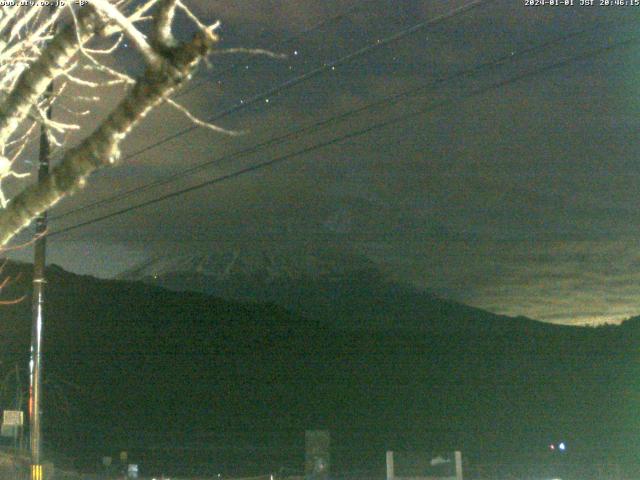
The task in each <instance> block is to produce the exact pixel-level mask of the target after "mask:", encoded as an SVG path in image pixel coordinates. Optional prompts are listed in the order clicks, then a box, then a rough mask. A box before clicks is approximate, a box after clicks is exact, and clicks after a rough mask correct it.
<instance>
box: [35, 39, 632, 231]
mask: <svg viewBox="0 0 640 480" xmlns="http://www.w3.org/2000/svg"><path fill="white" fill-rule="evenodd" d="M638 40H640V37H633V38H631V39H628V40H626V41H623V42H617V43H614V44H610V45H607V46H605V47H601V48H598V49H595V50H592V51H590V52H587V53H585V54H582V55H578V56H575V57H571V58H568V59H565V60H560V61H557V62H554V63H551V64H548V65H545V66H543V67H540V68H538V69H534V70H531V71H528V72H523V73H521V74H518V75H516V76H513V77H511V78H508V79H505V80H501V81H498V82H495V83H492V84H491V85H488V86H485V87H481V88H478V89H475V90H473V91H471V92H469V93H467V94H466V95H464V96H462V97H460V99H459V100H458V101H461V100H465V99H467V98H470V97H473V96H476V95H481V94H483V93H486V92H488V91H491V90H495V89H498V88H502V87H505V86H507V85H509V84H512V83H516V82H518V81H520V80H522V79H524V78H527V77H530V76H535V75H539V74H541V73H544V72H547V71H549V70H553V69H556V68H560V67H563V66H566V65H568V64H570V63H573V62H576V61H579V60H585V59H588V58H591V57H594V56H598V55H601V54H603V53H606V52H609V51H611V50H614V49H616V48H620V47H623V46H628V45H630V44H632V43H635V42H637V41H638ZM447 103H449V101H448V100H443V101H440V102H437V103H435V104H430V105H427V106H425V107H424V108H421V109H419V110H416V111H414V112H411V113H408V114H402V115H398V116H395V117H392V118H390V119H387V120H384V121H381V122H378V123H375V124H372V125H370V126H368V127H366V128H363V129H360V130H355V131H352V132H349V133H347V134H344V135H340V136H338V137H334V138H332V139H330V140H327V141H324V142H320V143H316V144H314V145H311V146H309V147H305V148H302V149H300V150H297V151H295V152H291V153H288V154H286V155H282V156H279V157H276V158H274V159H271V160H268V161H266V162H261V163H257V164H254V165H251V166H249V167H245V168H242V169H240V170H236V171H235V172H231V173H228V174H225V175H221V176H218V177H215V178H213V179H210V180H207V181H204V182H201V183H198V184H196V185H193V186H190V187H187V188H184V189H181V190H178V191H175V192H171V193H169V194H166V195H162V196H160V197H156V198H154V199H151V200H147V201H144V202H141V203H138V204H136V205H131V206H129V207H126V208H122V209H120V210H116V211H115V212H111V213H108V214H105V215H102V216H99V217H96V218H93V219H90V220H87V221H84V222H80V223H77V224H75V225H71V226H69V227H65V228H63V229H60V230H55V231H53V232H51V233H49V234H47V236H55V235H60V234H62V233H66V232H69V231H71V230H76V229H78V228H81V227H84V226H87V225H91V224H93V223H97V222H101V221H103V220H107V219H109V218H112V217H116V216H119V215H122V214H124V213H128V212H131V211H133V210H137V209H140V208H143V207H146V206H149V205H152V204H154V203H159V202H162V201H164V200H168V199H171V198H174V197H177V196H180V195H184V194H186V193H189V192H193V191H196V190H200V189H202V188H204V187H208V186H211V185H215V184H218V183H222V182H224V181H227V180H231V179H233V178H237V177H240V176H242V175H245V174H247V173H251V172H255V171H258V170H262V169H264V168H267V167H270V166H273V165H276V164H278V163H282V162H285V161H287V160H290V159H292V158H295V157H298V156H300V155H304V154H306V153H310V152H312V151H315V150H319V149H321V148H325V147H328V146H331V145H335V144H337V143H340V142H344V141H345V140H350V139H352V138H356V137H359V136H362V135H365V134H367V133H369V132H371V131H374V130H378V129H380V128H384V127H387V126H390V125H393V124H395V123H400V122H404V121H407V120H409V119H412V118H415V117H418V116H421V115H424V114H425V113H428V112H430V111H432V110H434V109H436V108H439V107H441V106H444V105H446V104H447Z"/></svg>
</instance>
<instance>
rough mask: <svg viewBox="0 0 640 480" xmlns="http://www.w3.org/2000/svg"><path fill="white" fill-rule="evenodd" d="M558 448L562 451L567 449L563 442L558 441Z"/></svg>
mask: <svg viewBox="0 0 640 480" xmlns="http://www.w3.org/2000/svg"><path fill="white" fill-rule="evenodd" d="M558 448H559V449H560V450H561V451H563V452H564V451H565V450H566V449H567V446H566V445H565V444H564V442H560V444H559V445H558Z"/></svg>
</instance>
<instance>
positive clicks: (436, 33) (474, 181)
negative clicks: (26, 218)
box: [16, 0, 640, 324]
mask: <svg viewBox="0 0 640 480" xmlns="http://www.w3.org/2000/svg"><path fill="white" fill-rule="evenodd" d="M186 3H188V4H189V5H191V6H192V7H193V8H194V11H195V12H196V13H197V14H198V15H199V16H200V17H201V18H202V19H203V20H205V21H206V22H207V23H211V22H213V21H214V20H216V19H220V20H221V21H222V25H223V26H222V30H221V35H222V42H221V44H220V48H226V47H259V48H266V49H270V50H273V51H275V52H278V53H285V54H287V58H286V59H284V60H278V59H273V58H267V57H264V56H249V55H214V56H212V57H211V59H210V61H211V68H210V69H209V70H206V69H203V70H202V71H200V73H199V74H198V76H197V77H196V78H195V79H194V80H193V81H192V83H191V84H190V85H188V86H187V87H186V88H185V90H184V92H185V93H184V94H182V95H180V96H179V97H178V99H179V100H180V101H181V102H182V103H183V104H184V105H186V106H188V107H189V108H190V109H191V111H192V112H193V113H194V114H197V115H198V116H200V117H202V118H207V117H211V116H214V115H217V114H219V113H220V112H225V111H227V110H229V109H230V108H232V107H234V106H236V105H238V104H240V102H243V103H248V104H249V105H248V106H247V107H246V108H244V107H243V108H242V109H241V110H239V111H237V112H235V113H233V114H229V115H226V116H225V117H224V118H221V119H219V120H218V121H217V123H218V124H219V125H221V126H223V127H225V128H231V129H237V130H241V131H243V132H245V133H244V134H243V135H241V136H235V137H229V136H224V135H221V134H218V133H214V132H212V131H209V130H205V129H194V130H192V131H190V132H188V133H185V134H183V135H179V136H176V138H174V139H173V140H171V141H168V142H166V143H163V144H162V145H160V146H158V147H157V148H153V149H148V150H146V151H144V152H143V153H140V154H137V155H135V156H132V157H131V158H127V157H130V156H131V155H132V154H133V153H135V152H138V151H139V150H140V149H143V148H145V147H147V146H149V145H151V144H153V143H154V142H156V141H159V140H162V139H164V138H165V137H168V136H171V135H174V134H177V133H179V132H180V131H181V130H183V129H185V128H188V127H189V126H190V123H189V121H188V120H187V119H186V118H184V117H183V116H182V115H181V114H179V113H177V112H175V111H173V110H171V109H169V108H168V107H161V108H160V109H158V110H157V111H155V112H154V113H153V114H152V115H150V117H149V118H148V119H147V120H145V122H144V123H143V125H142V126H141V127H140V128H138V129H137V130H136V131H135V133H134V134H132V135H131V137H130V138H129V139H127V141H126V144H125V149H124V161H123V163H122V164H121V165H120V166H119V167H117V168H114V169H111V170H108V171H106V170H105V171H102V172H100V173H98V174H97V175H95V176H94V177H93V178H91V179H90V182H89V185H88V187H87V188H86V189H85V190H84V191H83V192H80V193H78V194H77V195H75V196H74V197H73V198H70V199H67V200H65V201H63V202H62V203H61V204H59V205H58V206H56V208H55V210H54V211H52V212H51V215H52V217H54V218H55V217H56V216H57V215H60V214H62V213H64V212H68V211H70V210H73V209H76V208H78V207H81V206H83V205H88V204H91V203H93V202H95V201H96V200H99V199H102V198H110V197H112V196H113V195H114V194H115V193H117V192H123V191H127V190H130V189H132V188H135V187H137V186H141V185H145V184H147V183H149V182H153V181H156V180H160V179H164V178H166V177H167V176H169V175H172V174H175V173H176V172H180V171H182V170H184V169H186V168H189V167H192V166H195V165H198V164H201V163H203V162H207V161H211V160H214V159H218V158H221V157H223V156H226V159H225V160H224V161H221V162H217V163H215V164H214V165H212V166H210V167H209V168H207V169H203V170H201V171H199V172H197V173H195V174H193V175H190V176H187V177H184V178H181V179H179V180H177V181H175V182H172V183H169V184H166V185H163V186H161V187H159V188H155V189H149V190H145V191H144V192H140V193H139V194H137V195H135V196H127V197H122V198H120V199H119V200H118V199H116V200H115V201H114V200H110V201H109V203H107V204H105V205H102V206H100V207H99V208H94V209H86V210H83V211H81V212H76V213H74V214H72V215H69V216H66V217H63V218H60V219H58V220H57V221H56V220H54V221H53V222H52V223H51V231H53V232H55V231H56V230H58V229H61V228H65V227H68V226H73V225H75V224H78V223H80V222H84V221H87V220H91V219H93V218H96V217H98V216H101V215H104V214H107V213H109V212H112V211H115V210H119V209H122V208H125V207H127V206H129V205H133V204H137V203H139V202H143V201H145V200H149V199H152V198H156V197H158V196H160V195H164V194H167V193H170V192H173V191H176V190H180V189H182V188H185V187H188V186H191V185H196V184H198V183H201V182H203V181H206V180H208V179H212V178H215V177H218V176H221V175H226V174H229V173H232V172H235V171H238V170H241V169H243V168H246V167H248V166H250V165H254V164H257V163H260V162H264V161H268V160H271V159H275V158H277V157H281V156H284V155H288V154H290V153H292V152H296V151H298V150H301V149H304V148H306V147H312V146H314V145H316V144H318V143H321V142H326V141H328V140H331V139H332V138H335V137H340V136H343V135H346V134H348V133H349V132H355V131H358V130H363V129H365V128H367V127H368V126H370V125H374V124H379V123H383V122H386V123H387V125H386V126H384V127H381V128H376V129H373V130H371V131H370V132H368V133H366V134H363V135H358V136H353V137H351V138H348V139H345V140H343V141H339V142H336V143H334V144H332V145H329V146H327V147H324V148H316V149H313V150H311V151H309V152H308V153H304V154H300V155H297V156H295V157H292V158H291V159H290V160H288V161H286V162H282V163H278V164H276V165H274V166H272V167H269V168H265V169H261V170H258V171H255V172H252V173H248V174H246V175H242V176H239V177H237V178H232V179H230V180H227V181H224V182H220V183H217V184H215V185H212V186H210V187H207V188H203V189H199V190H196V191H193V192H191V193H188V194H185V195H181V196H179V197H175V198H173V199H171V200H168V201H164V202H159V203H155V204H153V205H150V206H148V207H145V208H142V209H137V210H134V211H131V212H129V213H126V214H123V215H119V216H116V217H113V218H110V219H108V220H105V221H101V222H98V223H94V224H92V225H88V226H85V227H83V228H78V229H74V230H71V231H69V232H67V233H64V234H60V235H54V236H52V237H51V239H50V242H49V261H50V262H51V263H57V264H60V265H62V266H63V267H64V268H67V269H69V270H71V271H75V272H79V273H90V274H93V275H97V276H101V277H109V276H113V275H115V274H117V273H119V272H121V271H122V270H124V269H126V268H128V267H131V266H132V265H134V264H135V263H137V262H140V261H142V260H143V259H144V258H145V257H146V256H148V255H151V254H153V253H155V252H157V251H161V250H163V249H165V248H167V247H168V246H170V247H172V248H177V247H179V248H180V249H184V250H185V251H189V250H193V249H200V250H205V251H206V250H208V249H215V248H217V247H216V245H219V244H221V243H233V244H240V243H242V244H246V243H249V244H251V243H254V244H257V243H259V244H265V245H269V244H270V243H275V244H278V245H281V244H283V243H284V244H286V243H288V242H309V241H313V242H317V243H319V244H326V245H328V246H331V247H333V248H335V247H339V248H345V249H346V248H349V249H354V250H356V251H358V252H361V253H364V254H366V255H368V256H369V257H370V258H372V259H373V260H375V261H377V262H379V264H380V267H381V268H382V269H383V270H384V271H385V272H386V273H387V274H388V275H389V277H390V278H395V279H398V280H402V281H408V282H411V283H413V284H415V285H416V286H419V287H421V288H425V289H428V290H430V291H432V292H435V293H437V294H439V295H441V296H444V297H447V298H451V299H455V300H458V301H461V302H463V303H467V304H470V305H473V306H477V307H480V308H484V309H488V310H490V311H492V312H498V313H505V314H509V315H526V316H529V317H532V318H535V319H539V320H543V321H549V322H561V323H571V324H583V323H600V322H605V321H607V322H618V321H620V320H622V319H624V318H627V317H629V316H633V315H637V314H638V313H639V312H640V268H638V267H640V237H639V236H638V230H639V229H640V215H639V214H638V209H637V205H638V204H639V203H640V187H639V185H640V183H639V180H640V178H639V177H640V162H639V161H638V156H637V153H638V151H640V139H639V138H640V137H638V130H639V128H640V116H639V115H638V114H639V113H640V80H638V76H639V75H640V41H638V40H640V36H638V34H637V30H638V25H640V6H637V7H634V6H609V7H605V6H597V5H596V6H592V7H586V6H578V4H579V3H580V0H575V1H574V3H575V4H576V5H575V6H573V7H564V6H558V7H553V6H525V5H524V0H518V1H513V0H495V1H485V2H480V4H479V5H478V6H477V7H475V8H472V9H469V10H468V11H466V12H465V13H461V14H459V15H454V16H451V18H448V19H445V20H442V21H441V22H438V23H437V24H435V25H432V26H427V27H425V28H422V29H419V30H417V31H416V32H414V33H413V34H411V35H405V36H403V38H401V39H398V40H397V41H394V42H389V44H387V45H384V43H385V39H388V38H390V37H392V36H393V35H395V34H397V33H398V32H402V31H405V30H407V29H409V28H410V27H412V26H414V25H417V24H420V23H423V22H425V21H427V20H428V19H432V18H436V17H437V16H439V15H447V13H448V12H451V11H453V10H454V9H456V8H458V7H460V6H463V5H466V4H471V3H475V2H471V1H470V0H465V1H462V0H456V1H453V0H447V1H444V0H431V1H426V0H394V1H391V0H367V1H355V0H352V1H347V0H323V1H322V2H318V1H317V0H269V1H267V0H259V1H253V2H229V1H214V0H189V1H187V2H186ZM596 3H598V2H596ZM341 12H346V13H345V14H344V15H343V16H341V17H339V18H338V14H340V13H341ZM182 23H184V25H186V22H182ZM182 30H184V31H183V32H179V33H182V34H184V35H186V34H188V32H187V29H186V28H183V29H182ZM376 43H381V44H383V45H381V46H380V47H379V48H375V49H371V50H369V51H367V53H366V54H363V55H359V56H355V58H352V59H351V60H348V61H345V62H340V63H338V64H337V65H336V66H335V68H331V67H330V66H331V65H332V62H333V61H335V60H337V59H340V58H342V57H345V56H347V55H350V54H351V53H353V52H356V51H358V50H359V49H362V48H364V47H367V46H372V45H375V44H376ZM130 50H131V49H130V48H125V47H123V48H121V49H120V50H119V52H118V55H117V58H114V59H112V61H113V62H118V63H119V64H123V65H131V68H134V66H135V64H136V62H137V60H138V58H139V57H137V56H136V54H135V52H132V51H130ZM593 52H596V53H593ZM498 60H500V61H499V62H498ZM323 65H325V66H327V68H326V69H325V70H324V71H323V72H322V73H321V74H318V75H315V76H312V77H310V78H309V79H307V80H306V81H302V82H299V83H297V85H295V86H293V87H291V88H281V89H279V91H278V92H276V93H274V94H272V95H269V96H268V97H266V98H260V100H259V101H255V102H252V101H251V99H252V98H254V97H256V96H258V95H260V94H262V93H263V92H266V91H269V90H271V89H275V88H276V87H278V86H281V85H283V84H284V83H285V82H287V81H288V80H289V79H291V78H296V77H298V76H300V75H303V74H305V73H307V72H311V71H313V70H314V69H317V68H319V67H322V66H323ZM460 72H466V74H460ZM438 80H440V81H438ZM422 86H423V87H425V88H422V89H419V87H422ZM406 90H412V94H410V95H407V96H406V97H403V98H401V99H399V100H398V101H390V100H389V101H385V102H381V103H380V104H379V105H378V106H377V107H375V108H370V109H366V110H364V111H362V112H361V113H359V114H357V115H353V116H350V117H348V118H347V119H346V120H344V121H336V122H333V123H330V124H329V125H327V126H326V127H325V128H323V129H320V130H317V131H314V132H312V133H310V134H307V135H296V136H293V137H292V138H291V139H290V140H289V141H287V142H284V143H282V144H278V145H275V146H272V147H270V148H262V149H260V150H259V151H258V152H256V153H255V154H252V155H245V156H242V157H235V158H234V157H232V156H231V155H230V154H233V153H234V152H237V151H240V150H242V149H245V148H248V147H251V146H253V145H255V144H258V143H260V142H263V141H265V140H268V139H269V138H271V137H273V136H277V135H282V134H283V133H286V132H287V131H289V130H292V129H295V128H298V127H301V126H304V125H311V124H313V123H315V122H319V121H320V120H323V119H327V118H330V117H333V116H335V115H339V114H341V113H343V112H347V111H350V110H353V109H355V108H358V107H363V106H366V105H368V104H371V103H373V102H377V101H380V100H382V99H384V98H385V97H388V96H391V95H394V94H396V93H399V92H403V91H406ZM119 95H121V91H117V90H114V91H112V92H109V93H106V94H105V95H104V96H105V105H106V104H109V102H112V101H113V100H114V99H116V98H118V96H119ZM418 111H423V113H420V114H419V113H417V112H418ZM89 126H90V125H89ZM34 151H35V150H32V151H31V152H30V154H31V155H33V152H34ZM230 157H231V158H230ZM29 255H30V252H27V251H23V252H18V253H17V254H16V256H17V257H18V258H22V259H26V258H27V257H28V256H29Z"/></svg>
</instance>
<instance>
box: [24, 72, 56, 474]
mask: <svg viewBox="0 0 640 480" xmlns="http://www.w3.org/2000/svg"><path fill="white" fill-rule="evenodd" d="M52 96H53V82H51V83H50V84H49V87H48V88H47V92H46V94H45V100H48V101H50V100H51V98H52ZM51 116H52V109H51V104H49V105H48V106H47V118H48V119H51ZM50 152H51V144H50V143H49V137H48V136H47V127H46V126H45V125H44V124H43V125H41V127H40V154H39V159H38V160H39V162H38V181H39V182H40V181H42V180H44V179H45V178H46V177H47V176H48V175H49V154H50ZM46 231H47V212H46V211H45V212H43V213H42V214H41V215H39V216H38V218H37V219H36V239H35V245H34V259H33V301H32V312H33V319H32V323H31V361H30V363H29V371H30V377H29V439H30V444H31V480H43V479H44V476H43V469H42V433H41V418H40V417H41V414H42V411H41V401H42V327H43V322H44V286H45V283H46V279H45V271H44V269H45V258H46V253H47V237H46V236H45V234H46Z"/></svg>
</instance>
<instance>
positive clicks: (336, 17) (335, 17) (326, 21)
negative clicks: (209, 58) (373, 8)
mask: <svg viewBox="0 0 640 480" xmlns="http://www.w3.org/2000/svg"><path fill="white" fill-rule="evenodd" d="M365 4H366V2H365V1H364V0H363V1H361V2H360V3H358V4H356V5H353V6H351V7H350V8H347V9H346V10H345V11H343V12H340V13H338V14H336V15H333V16H331V17H329V18H325V19H324V20H321V21H320V22H318V23H316V24H315V25H314V26H312V27H310V28H308V29H306V30H305V31H303V32H301V33H299V34H297V35H293V36H291V37H289V38H288V39H286V40H284V41H283V42H282V44H284V45H288V44H291V43H294V42H296V41H299V40H301V39H302V38H303V37H304V36H306V35H308V34H310V33H312V32H315V31H316V30H320V29H321V28H323V27H324V26H325V25H327V24H329V23H332V22H335V21H337V20H341V19H342V18H345V17H347V16H349V15H351V14H352V13H354V12H356V11H357V10H359V9H360V8H362V7H363V6H364V5H365ZM237 68H238V66H237V65H231V66H229V67H227V68H225V69H223V70H222V71H220V72H218V73H217V75H218V76H221V75H225V74H227V73H229V72H232V71H234V70H236V69H237ZM210 82H211V80H208V79H204V80H200V81H199V82H197V83H196V84H195V85H193V84H192V85H189V88H187V89H185V90H183V91H181V92H179V93H178V94H177V95H176V98H177V97H182V96H184V95H188V94H189V93H191V92H193V91H194V90H197V89H198V88H200V87H201V86H202V85H205V84H207V83H210Z"/></svg>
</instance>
